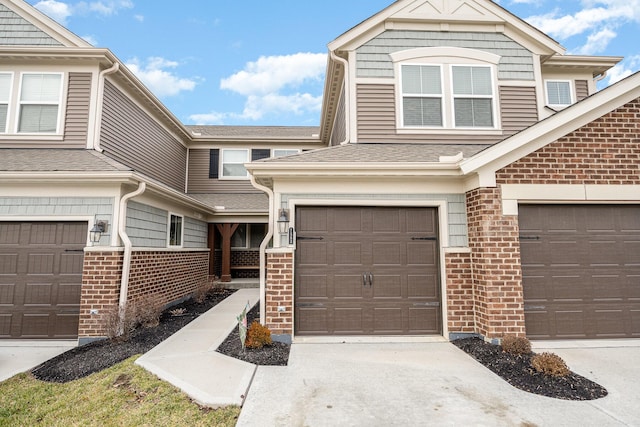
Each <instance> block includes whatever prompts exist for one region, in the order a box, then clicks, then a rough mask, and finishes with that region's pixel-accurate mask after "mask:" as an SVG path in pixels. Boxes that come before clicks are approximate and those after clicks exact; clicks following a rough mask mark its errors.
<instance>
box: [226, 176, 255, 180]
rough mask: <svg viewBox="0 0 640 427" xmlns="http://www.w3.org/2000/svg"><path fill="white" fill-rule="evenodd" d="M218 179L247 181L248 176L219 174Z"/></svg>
mask: <svg viewBox="0 0 640 427" xmlns="http://www.w3.org/2000/svg"><path fill="white" fill-rule="evenodd" d="M218 180H220V181H249V177H248V176H243V177H240V176H221V177H218Z"/></svg>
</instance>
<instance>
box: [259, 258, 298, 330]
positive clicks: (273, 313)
mask: <svg viewBox="0 0 640 427" xmlns="http://www.w3.org/2000/svg"><path fill="white" fill-rule="evenodd" d="M276 251H277V249H275V250H269V251H267V281H266V301H265V303H266V304H265V305H266V310H265V312H266V325H265V326H266V327H268V328H269V329H270V330H271V332H272V333H273V334H275V335H289V336H293V253H291V252H276Z"/></svg>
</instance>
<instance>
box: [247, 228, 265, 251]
mask: <svg viewBox="0 0 640 427" xmlns="http://www.w3.org/2000/svg"><path fill="white" fill-rule="evenodd" d="M266 235H267V224H251V245H250V247H251V248H259V247H260V244H262V241H263V240H264V236H266Z"/></svg>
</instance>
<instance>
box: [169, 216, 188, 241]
mask: <svg viewBox="0 0 640 427" xmlns="http://www.w3.org/2000/svg"><path fill="white" fill-rule="evenodd" d="M171 217H177V218H180V219H181V220H182V221H180V227H181V230H180V244H179V245H172V244H171ZM167 218H168V227H167V247H168V248H182V247H183V245H184V215H180V214H177V213H174V212H169V214H168V216H167Z"/></svg>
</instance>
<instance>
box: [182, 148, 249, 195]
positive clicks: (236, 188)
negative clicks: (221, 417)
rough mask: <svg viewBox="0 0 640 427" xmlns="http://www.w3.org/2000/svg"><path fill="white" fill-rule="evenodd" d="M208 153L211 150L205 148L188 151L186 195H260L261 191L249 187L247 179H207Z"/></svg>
mask: <svg viewBox="0 0 640 427" xmlns="http://www.w3.org/2000/svg"><path fill="white" fill-rule="evenodd" d="M210 153H211V150H209V149H206V148H205V149H201V148H197V149H190V150H189V181H188V185H187V192H188V193H190V194H209V193H224V194H230V193H231V194H237V193H242V194H246V193H261V191H259V190H257V189H256V188H254V187H253V186H252V185H251V182H250V181H249V178H247V179H240V180H226V179H218V178H209V165H210Z"/></svg>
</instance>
